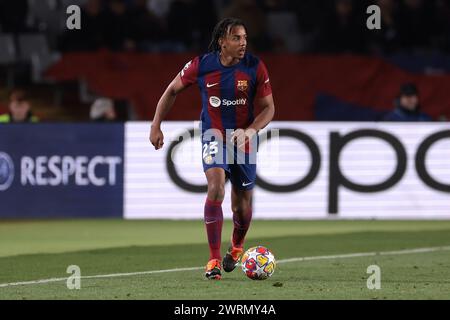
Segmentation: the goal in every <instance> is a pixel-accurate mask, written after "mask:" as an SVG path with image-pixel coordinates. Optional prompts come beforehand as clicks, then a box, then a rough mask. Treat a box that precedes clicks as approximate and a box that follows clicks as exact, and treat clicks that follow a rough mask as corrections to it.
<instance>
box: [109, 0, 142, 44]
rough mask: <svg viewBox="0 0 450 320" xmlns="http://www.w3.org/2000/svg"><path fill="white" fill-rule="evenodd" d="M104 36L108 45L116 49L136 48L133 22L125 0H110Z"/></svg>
mask: <svg viewBox="0 0 450 320" xmlns="http://www.w3.org/2000/svg"><path fill="white" fill-rule="evenodd" d="M104 19H105V28H104V37H105V42H106V46H107V47H108V48H109V49H111V50H115V51H120V50H134V49H135V48H136V43H135V42H134V41H133V40H132V39H133V24H132V17H131V14H130V12H129V11H128V10H127V6H126V3H125V0H110V1H108V7H107V8H106V12H105V18H104Z"/></svg>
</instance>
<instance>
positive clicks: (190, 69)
mask: <svg viewBox="0 0 450 320" xmlns="http://www.w3.org/2000/svg"><path fill="white" fill-rule="evenodd" d="M198 61H199V60H198V57H197V58H195V59H194V60H192V61H190V62H188V63H187V64H186V65H185V66H184V68H183V70H181V72H180V73H179V74H177V76H176V77H175V79H173V80H172V82H171V83H170V84H169V86H168V87H167V89H166V90H165V91H164V93H163V95H162V96H161V98H160V99H159V101H158V105H157V106H156V111H155V116H154V117H153V122H152V125H151V129H150V142H151V143H152V145H153V146H154V147H155V150H158V149H161V148H162V146H163V145H164V135H163V133H162V131H161V122H162V121H163V119H164V118H165V117H166V115H167V113H168V112H169V110H170V109H171V108H172V106H173V104H174V103H175V99H176V97H177V95H178V94H179V93H180V92H181V91H183V90H184V89H186V88H187V87H189V86H190V85H191V84H193V83H195V82H196V81H197V74H198Z"/></svg>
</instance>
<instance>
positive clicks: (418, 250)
mask: <svg viewBox="0 0 450 320" xmlns="http://www.w3.org/2000/svg"><path fill="white" fill-rule="evenodd" d="M449 250H450V246H443V247H429V248H415V249H406V250H397V251H381V252H360V253H348V254H338V255H328V256H312V257H298V258H290V259H282V260H277V264H280V263H289V262H301V261H314V260H331V259H348V258H358V257H371V256H392V255H402V254H412V253H427V252H436V251H449ZM203 268H204V267H191V268H174V269H163V270H150V271H140V272H128V273H112V274H99V275H94V276H81V277H80V279H100V278H117V277H130V276H138V275H147V274H155V273H168V272H180V271H193V270H202V269H203ZM67 279H68V278H49V279H41V280H34V281H23V282H10V283H3V284H0V288H6V287H13V286H21V285H31V284H41V283H51V282H59V281H66V280H67Z"/></svg>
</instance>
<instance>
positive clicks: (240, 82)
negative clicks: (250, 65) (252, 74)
mask: <svg viewBox="0 0 450 320" xmlns="http://www.w3.org/2000/svg"><path fill="white" fill-rule="evenodd" d="M237 88H238V89H239V90H241V91H245V90H247V88H248V83H247V80H238V83H237Z"/></svg>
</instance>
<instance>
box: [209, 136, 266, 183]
mask: <svg viewBox="0 0 450 320" xmlns="http://www.w3.org/2000/svg"><path fill="white" fill-rule="evenodd" d="M255 143H256V144H255V147H254V148H251V150H254V151H250V152H243V151H242V150H239V149H238V148H237V146H236V145H234V144H232V143H231V142H229V139H227V143H225V142H223V141H222V139H215V137H214V136H213V137H205V136H202V159H203V160H202V163H203V171H205V172H206V170H208V169H210V168H222V169H223V170H224V171H225V175H226V177H227V178H229V179H230V181H231V184H232V185H233V186H234V187H236V188H237V189H239V190H251V189H253V188H254V187H255V183H256V153H257V149H258V148H257V143H258V138H257V137H256V139H255Z"/></svg>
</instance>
